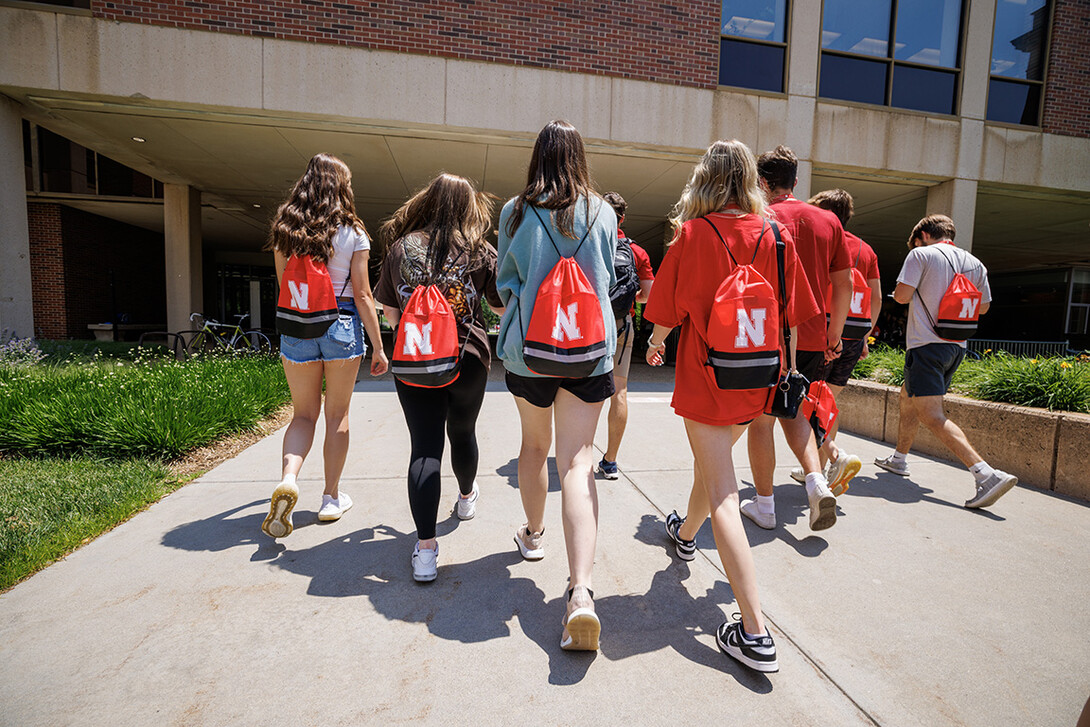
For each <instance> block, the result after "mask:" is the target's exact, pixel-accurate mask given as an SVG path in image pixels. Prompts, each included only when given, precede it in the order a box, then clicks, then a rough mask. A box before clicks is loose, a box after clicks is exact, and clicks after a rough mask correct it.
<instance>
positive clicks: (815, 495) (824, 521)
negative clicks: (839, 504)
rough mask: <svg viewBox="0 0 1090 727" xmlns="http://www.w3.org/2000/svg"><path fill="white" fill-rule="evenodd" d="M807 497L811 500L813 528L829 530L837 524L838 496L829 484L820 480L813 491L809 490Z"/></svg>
mask: <svg viewBox="0 0 1090 727" xmlns="http://www.w3.org/2000/svg"><path fill="white" fill-rule="evenodd" d="M806 499H807V500H809V501H810V529H811V530H828V529H829V528H831V527H832V526H834V525H836V497H834V496H833V493H832V492H830V491H829V486H828V485H827V484H825V483H824V482H819V483H818V485H817V487H815V488H814V489H813V491H812V492H811V491H809V490H807V492H806Z"/></svg>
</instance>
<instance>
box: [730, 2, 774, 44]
mask: <svg viewBox="0 0 1090 727" xmlns="http://www.w3.org/2000/svg"><path fill="white" fill-rule="evenodd" d="M786 28H787V0H762V1H761V2H754V1H753V0H723V29H722V35H729V36H734V37H737V38H752V39H753V40H767V41H771V42H774V43H783V42H784V41H785V40H786V38H787V34H786Z"/></svg>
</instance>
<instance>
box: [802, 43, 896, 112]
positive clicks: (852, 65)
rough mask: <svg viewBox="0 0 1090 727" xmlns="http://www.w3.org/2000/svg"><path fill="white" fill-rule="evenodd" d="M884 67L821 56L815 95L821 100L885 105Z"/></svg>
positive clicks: (861, 60) (886, 65)
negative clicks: (819, 81) (819, 79)
mask: <svg viewBox="0 0 1090 727" xmlns="http://www.w3.org/2000/svg"><path fill="white" fill-rule="evenodd" d="M888 68H889V65H888V64H887V63H883V62H881V61H866V60H863V59H861V58H844V57H843V56H834V55H829V54H828V53H825V54H823V55H822V56H821V84H820V90H819V93H820V95H821V96H823V97H825V98H838V99H841V100H843V101H859V102H860V103H873V104H884V103H885V102H886V70H887V69H888Z"/></svg>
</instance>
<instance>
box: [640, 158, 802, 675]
mask: <svg viewBox="0 0 1090 727" xmlns="http://www.w3.org/2000/svg"><path fill="white" fill-rule="evenodd" d="M670 224H671V225H673V227H674V238H673V241H672V242H671V244H670V247H669V249H668V250H667V252H666V256H665V257H664V258H663V261H662V265H661V266H660V267H659V272H658V277H657V278H656V281H655V285H654V287H652V288H651V295H650V297H649V299H648V301H647V306H646V308H645V309H644V317H646V318H647V320H649V321H651V322H652V323H654V324H655V328H654V331H653V332H652V333H651V337H650V339H648V342H647V363H649V364H650V365H652V366H661V365H662V363H663V355H664V353H665V351H666V343H665V341H666V336H667V335H668V334H669V333H670V331H671V330H672V329H673V328H674V327H675V326H681V335H680V339H679V343H678V351H677V368H676V371H675V374H674V378H675V381H674V396H673V400H672V402H671V405H672V406H673V408H674V411H675V412H676V413H677V414H678V415H679V416H681V417H682V418H683V419H684V420H685V431H686V433H687V434H688V437H689V445H690V446H691V447H692V450H693V488H692V492H691V493H690V495H689V506H688V511H687V513H686V517H685V518H681V517H679V516H678V514H677V511H674V512H673V513H671V514H670V515H669V516H668V517H667V518H666V532H667V534H668V535H669V537H670V539H671V540H672V541H673V543H674V547H675V550H676V552H677V554H678V556H679V557H680V558H681V559H682V560H692V559H693V558H694V557H695V556H696V543H695V542H694V539H695V538H696V533H697V531H698V530H700V527H701V526H702V525H703V524H704V521H705V520H706V519H707V518H708V516H709V514H710V515H711V520H712V532H713V533H714V534H715V544H716V548H717V549H718V551H719V558H720V560H721V561H722V563H723V570H724V572H726V574H727V579H728V580H729V581H730V585H731V589H732V590H733V591H734V597H735V599H736V600H737V603H738V609H739V610H740V611H741V620H740V621H735V622H726V623H724V624H722V625H721V626H720V627H719V629H718V631H717V632H716V642H717V643H718V645H719V648H720V649H721V650H722V651H723V652H724V653H725V654H727V655H728V656H730V657H732V658H734V659H737V660H738V661H740V662H741V663H743V664H745V665H746V666H749V667H750V668H752V669H756V670H758V671H763V672H770V671H776V670H777V669H778V668H779V667H778V662H777V660H776V647H775V644H774V643H773V641H772V636H771V634H770V633H769V632H768V629H767V628H766V626H765V622H764V617H763V616H762V615H761V604H760V598H759V596H758V593H757V575H756V570H755V568H754V565H753V555H752V554H751V553H750V550H749V541H748V540H747V539H746V532H745V529H744V528H743V527H742V519H741V517H740V516H739V514H738V479H737V477H736V476H735V472H734V461H733V459H732V457H731V448H732V447H733V445H734V443H735V442H736V441H738V438H739V437H740V436H742V432H744V431H745V429H746V426H747V425H748V424H749V423H750V422H751V421H753V420H754V419H755V418H757V417H759V416H761V413H762V412H763V411H764V408H765V402H766V401H767V399H768V388H764V389H744V390H724V389H720V388H719V386H718V385H717V383H716V378H715V374H714V373H712V368H711V367H710V366H708V365H706V364H707V361H708V355H709V349H708V345H707V344H706V343H705V341H707V340H708V329H709V322H710V319H711V316H712V309H713V303H714V302H715V297H716V292H717V290H718V289H719V286H720V285H721V284H722V283H723V281H724V280H725V279H726V278H727V276H729V275H731V273H733V272H734V270H735V269H736V268H737V267H738V265H737V264H736V263H735V262H734V261H735V260H739V261H751V262H749V263H748V264H750V265H752V266H753V268H754V269H755V270H756V272H758V273H760V275H762V276H763V277H764V278H765V280H768V281H776V282H774V283H772V285H773V286H774V287H775V288H776V289H777V291H778V297H779V300H780V301H783V299H784V298H785V297H786V300H787V304H786V319H787V325H789V326H791V327H792V328H793V327H794V326H795V325H796V324H797V322H798V321H802V320H806V319H808V318H810V317H812V316H814V315H816V314H817V312H818V306H817V303H816V302H815V301H814V298H813V295H812V294H811V292H810V287H809V285H808V284H807V282H806V278H805V276H804V275H803V273H802V271H801V270H800V266H799V264H798V257H797V255H796V253H795V244H794V242H793V240H792V237H791V233H790V232H789V231H788V230H787V229H786V228H785V227H783V226H780V227H779V229H780V230H782V231H781V232H780V235H781V237H782V239H783V242H784V245H785V249H784V285H783V287H784V288H785V290H784V291H779V284H778V280H779V274H778V271H779V266H778V263H777V255H776V244H775V236H774V234H772V231H771V225H776V224H777V223H776V222H773V221H771V220H770V219H769V213H768V208H767V205H766V201H765V197H764V195H763V194H762V193H761V190H760V187H759V186H758V181H757V164H756V160H755V159H754V158H753V153H752V152H751V151H750V150H749V149H748V148H747V147H746V145H745V144H743V143H742V142H740V141H717V142H715V143H714V144H712V145H711V146H710V147H709V148H708V150H707V151H706V152H705V153H704V156H703V158H702V159H701V160H700V162H699V163H698V164H697V165H696V168H695V169H694V170H693V174H692V177H691V178H690V179H689V182H688V184H686V186H685V191H684V192H683V193H682V195H681V199H679V200H678V202H677V204H676V205H675V206H674V211H673V214H672V216H671V217H670ZM784 293H786V295H784ZM781 304H782V302H781ZM760 321H761V322H760V328H761V329H762V330H761V331H760V332H759V338H760V339H761V340H764V339H765V337H766V335H767V336H768V337H769V338H771V337H772V336H775V337H776V339H779V340H780V349H781V351H780V357H781V361H782V360H785V358H784V355H785V354H784V351H783V340H782V333H781V331H782V327H781V325H780V321H779V320H776V318H775V317H773V319H772V320H769V321H767V325H765V319H764V318H762V319H760ZM773 340H775V339H773ZM792 340H794V336H793V337H792ZM815 459H816V457H815Z"/></svg>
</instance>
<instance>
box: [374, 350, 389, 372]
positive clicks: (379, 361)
mask: <svg viewBox="0 0 1090 727" xmlns="http://www.w3.org/2000/svg"><path fill="white" fill-rule="evenodd" d="M389 369H390V361H389V360H388V359H387V358H386V352H385V351H381V350H380V351H375V352H374V353H373V354H371V375H372V376H382V375H383V374H384V373H386V372H387V371H388V370H389Z"/></svg>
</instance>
